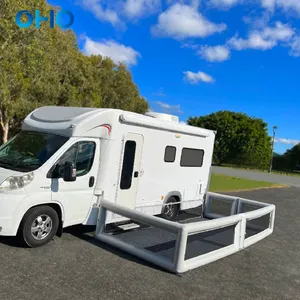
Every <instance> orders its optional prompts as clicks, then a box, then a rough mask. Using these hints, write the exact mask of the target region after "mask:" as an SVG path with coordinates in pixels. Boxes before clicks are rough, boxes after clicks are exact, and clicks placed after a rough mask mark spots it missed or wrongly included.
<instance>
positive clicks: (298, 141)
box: [275, 138, 300, 146]
mask: <svg viewBox="0 0 300 300" xmlns="http://www.w3.org/2000/svg"><path fill="white" fill-rule="evenodd" d="M275 143H280V144H286V145H294V146H295V145H298V144H299V143H300V140H291V139H282V138H278V139H275Z"/></svg>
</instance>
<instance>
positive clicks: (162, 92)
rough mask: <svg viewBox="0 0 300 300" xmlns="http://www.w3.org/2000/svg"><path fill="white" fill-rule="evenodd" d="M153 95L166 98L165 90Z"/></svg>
mask: <svg viewBox="0 0 300 300" xmlns="http://www.w3.org/2000/svg"><path fill="white" fill-rule="evenodd" d="M153 95H155V96H159V97H166V96H167V95H166V93H165V92H164V89H163V88H160V89H159V90H158V91H157V92H155V93H153Z"/></svg>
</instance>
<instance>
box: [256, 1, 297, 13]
mask: <svg viewBox="0 0 300 300" xmlns="http://www.w3.org/2000/svg"><path fill="white" fill-rule="evenodd" d="M261 1H262V2H261V3H262V6H263V7H264V8H267V9H269V10H271V11H274V9H275V8H277V7H278V8H280V9H283V10H284V11H296V12H297V13H299V14H300V1H299V0H261Z"/></svg>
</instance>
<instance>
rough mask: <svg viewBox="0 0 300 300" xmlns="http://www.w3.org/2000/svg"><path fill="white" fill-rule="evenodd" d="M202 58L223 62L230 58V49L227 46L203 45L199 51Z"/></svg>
mask: <svg viewBox="0 0 300 300" xmlns="http://www.w3.org/2000/svg"><path fill="white" fill-rule="evenodd" d="M198 54H200V56H201V57H202V58H204V59H205V60H207V61H210V62H221V61H225V60H228V59H229V58H230V50H229V49H228V47H227V46H221V45H218V46H214V47H209V46H203V47H201V49H200V50H199V51H198Z"/></svg>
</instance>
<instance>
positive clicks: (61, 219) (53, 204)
mask: <svg viewBox="0 0 300 300" xmlns="http://www.w3.org/2000/svg"><path fill="white" fill-rule="evenodd" d="M40 206H50V207H51V208H53V209H54V210H55V211H56V213H57V215H58V219H59V227H58V230H57V235H58V236H61V235H62V231H63V223H64V219H65V213H64V208H63V206H62V205H61V204H60V203H58V202H54V201H53V202H45V203H40V204H37V205H33V206H31V207H29V208H28V209H27V210H26V211H25V213H24V214H23V216H22V218H21V219H20V222H19V224H18V230H17V232H19V231H20V225H21V223H22V221H23V219H24V217H25V216H26V214H27V213H28V212H29V211H30V210H31V209H33V208H36V207H40Z"/></svg>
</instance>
